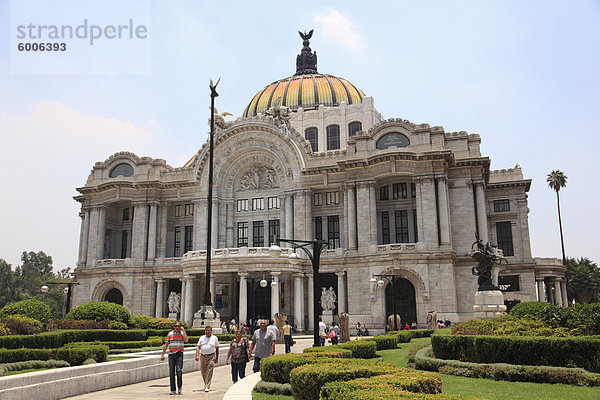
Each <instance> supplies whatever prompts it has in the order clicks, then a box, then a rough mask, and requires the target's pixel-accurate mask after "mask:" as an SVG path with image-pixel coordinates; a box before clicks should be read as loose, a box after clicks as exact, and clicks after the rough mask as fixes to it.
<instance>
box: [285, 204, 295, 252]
mask: <svg viewBox="0 0 600 400" xmlns="http://www.w3.org/2000/svg"><path fill="white" fill-rule="evenodd" d="M285 238H286V239H293V238H294V199H293V197H292V193H286V194H285ZM285 247H291V244H289V243H288V244H285Z"/></svg>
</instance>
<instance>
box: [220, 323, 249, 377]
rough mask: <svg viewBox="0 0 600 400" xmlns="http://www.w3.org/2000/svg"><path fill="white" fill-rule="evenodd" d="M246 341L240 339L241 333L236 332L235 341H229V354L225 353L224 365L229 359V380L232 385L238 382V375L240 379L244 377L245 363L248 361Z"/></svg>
mask: <svg viewBox="0 0 600 400" xmlns="http://www.w3.org/2000/svg"><path fill="white" fill-rule="evenodd" d="M249 347H250V346H249V345H248V339H246V338H243V337H242V331H241V330H238V331H237V332H235V339H234V340H232V341H231V344H230V345H229V352H228V353H227V360H226V361H225V362H226V363H229V359H230V358H231V378H232V380H233V383H236V382H237V381H238V375H239V378H240V379H243V378H244V377H246V363H247V362H248V360H249V357H248V349H249Z"/></svg>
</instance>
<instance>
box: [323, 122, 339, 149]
mask: <svg viewBox="0 0 600 400" xmlns="http://www.w3.org/2000/svg"><path fill="white" fill-rule="evenodd" d="M326 130H327V150H338V149H339V148H340V126H339V125H329V126H328V127H327V128H326Z"/></svg>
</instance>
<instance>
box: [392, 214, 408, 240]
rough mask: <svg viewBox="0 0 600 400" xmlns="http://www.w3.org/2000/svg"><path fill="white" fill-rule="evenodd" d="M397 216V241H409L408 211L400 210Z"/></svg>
mask: <svg viewBox="0 0 600 400" xmlns="http://www.w3.org/2000/svg"><path fill="white" fill-rule="evenodd" d="M394 214H395V218H396V243H408V211H407V210H398V211H396V212H395V213H394Z"/></svg>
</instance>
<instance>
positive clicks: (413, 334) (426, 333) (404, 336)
mask: <svg viewBox="0 0 600 400" xmlns="http://www.w3.org/2000/svg"><path fill="white" fill-rule="evenodd" d="M434 332H435V330H433V329H414V330H409V331H390V332H388V335H394V336H397V337H398V343H408V342H410V341H411V340H412V339H413V338H415V339H416V338H422V337H430V336H431V335H433V334H434Z"/></svg>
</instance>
